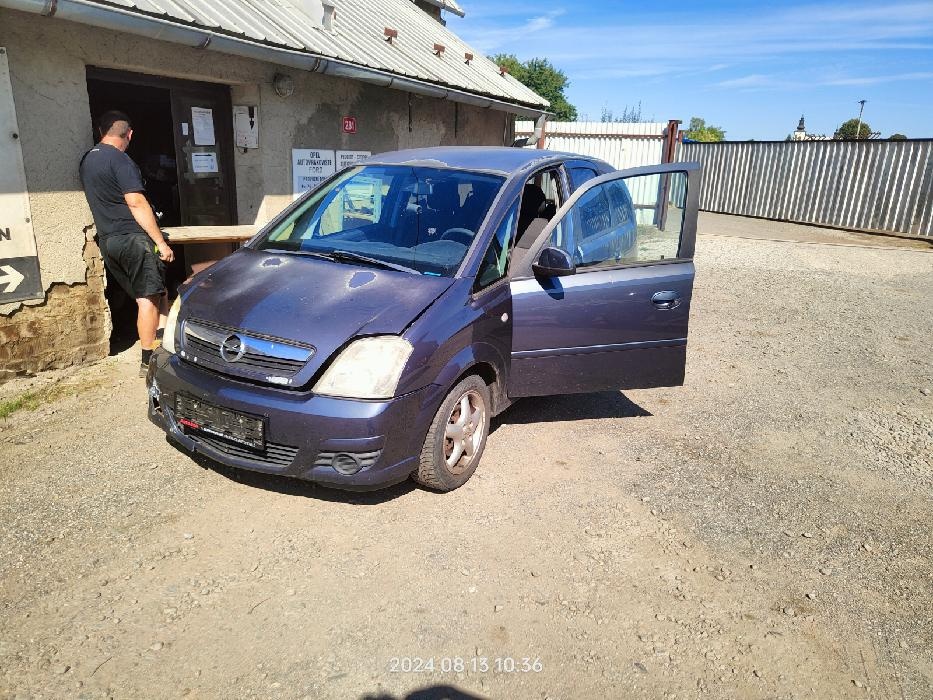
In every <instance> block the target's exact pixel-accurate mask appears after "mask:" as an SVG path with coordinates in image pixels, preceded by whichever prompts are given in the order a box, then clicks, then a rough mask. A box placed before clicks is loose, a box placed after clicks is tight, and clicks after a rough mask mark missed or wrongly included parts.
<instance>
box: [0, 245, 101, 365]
mask: <svg viewBox="0 0 933 700" xmlns="http://www.w3.org/2000/svg"><path fill="white" fill-rule="evenodd" d="M84 259H85V261H86V262H87V265H88V271H87V278H86V282H85V283H84V284H72V285H68V284H54V285H52V287H51V288H50V289H49V290H48V292H47V293H46V295H45V301H44V302H42V303H41V304H38V305H35V306H21V307H20V308H19V309H17V310H16V311H14V312H12V313H11V314H9V315H0V382H5V381H7V380H9V379H12V378H13V377H16V376H21V375H26V374H34V373H36V372H41V371H43V370H48V369H61V368H63V367H69V366H72V365H77V364H81V363H84V362H92V361H94V360H99V359H101V358H104V357H106V356H107V355H108V353H109V352H110V310H109V308H108V307H107V301H106V299H105V298H104V268H103V263H102V261H101V258H100V253H99V251H98V249H97V246H96V245H95V244H94V243H93V242H88V243H87V244H85V246H84Z"/></svg>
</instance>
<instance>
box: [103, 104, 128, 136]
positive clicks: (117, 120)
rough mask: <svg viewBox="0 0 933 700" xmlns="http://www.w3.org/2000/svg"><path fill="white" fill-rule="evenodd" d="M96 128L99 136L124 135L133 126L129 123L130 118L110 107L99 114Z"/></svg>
mask: <svg viewBox="0 0 933 700" xmlns="http://www.w3.org/2000/svg"><path fill="white" fill-rule="evenodd" d="M121 122H122V123H121ZM115 127H116V128H115ZM97 128H98V129H100V135H101V137H104V136H121V137H125V136H126V135H127V133H129V130H130V129H132V128H133V125H132V124H131V123H130V118H129V117H128V116H126V114H125V113H123V112H120V111H118V110H115V109H112V110H110V111H108V112H104V113H103V114H102V115H100V119H98V120H97ZM111 132H113V133H111Z"/></svg>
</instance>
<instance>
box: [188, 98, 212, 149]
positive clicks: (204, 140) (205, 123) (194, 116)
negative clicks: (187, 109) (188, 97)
mask: <svg viewBox="0 0 933 700" xmlns="http://www.w3.org/2000/svg"><path fill="white" fill-rule="evenodd" d="M191 127H192V129H193V130H194V145H195V146H213V145H214V144H215V143H217V142H216V141H215V139H214V110H212V109H208V108H207V107H192V108H191Z"/></svg>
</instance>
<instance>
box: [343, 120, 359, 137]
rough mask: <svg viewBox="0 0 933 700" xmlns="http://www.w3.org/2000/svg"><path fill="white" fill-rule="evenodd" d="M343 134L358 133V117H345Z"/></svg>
mask: <svg viewBox="0 0 933 700" xmlns="http://www.w3.org/2000/svg"><path fill="white" fill-rule="evenodd" d="M343 133H345V134H355V133H356V117H344V118H343Z"/></svg>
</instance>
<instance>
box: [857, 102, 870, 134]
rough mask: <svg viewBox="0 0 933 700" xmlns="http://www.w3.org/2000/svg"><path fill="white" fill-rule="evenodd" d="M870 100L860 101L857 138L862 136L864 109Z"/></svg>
mask: <svg viewBox="0 0 933 700" xmlns="http://www.w3.org/2000/svg"><path fill="white" fill-rule="evenodd" d="M866 102H868V100H859V101H858V126H857V127H855V138H857V139H860V138H862V111H863V110H864V109H865V103H866Z"/></svg>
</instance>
